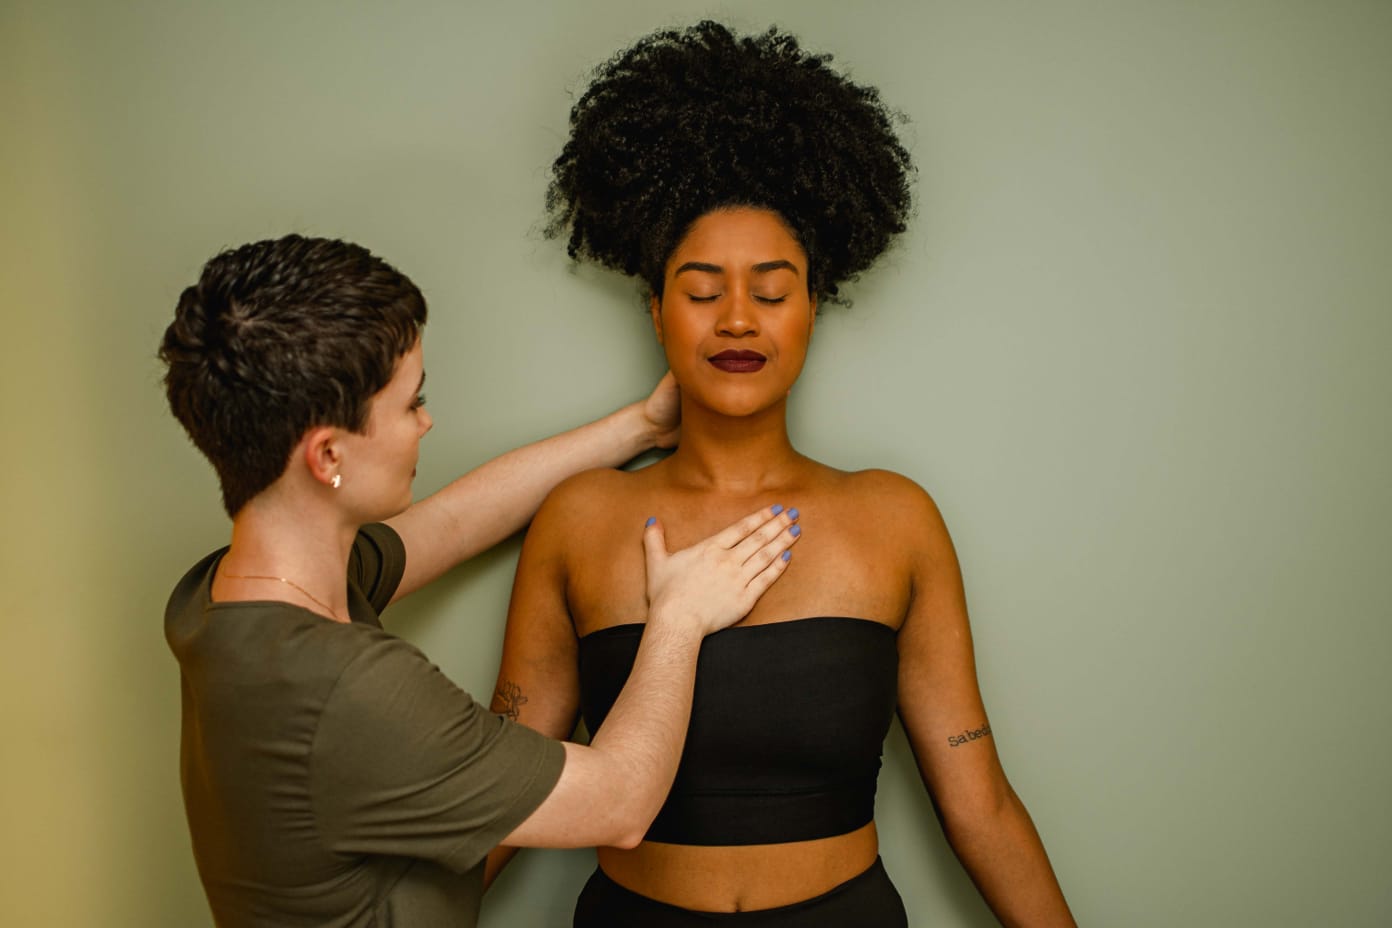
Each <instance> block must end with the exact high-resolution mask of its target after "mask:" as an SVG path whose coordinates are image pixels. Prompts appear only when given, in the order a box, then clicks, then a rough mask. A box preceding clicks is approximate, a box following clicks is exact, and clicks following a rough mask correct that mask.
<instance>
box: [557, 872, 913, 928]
mask: <svg viewBox="0 0 1392 928" xmlns="http://www.w3.org/2000/svg"><path fill="white" fill-rule="evenodd" d="M712 924H718V925H738V926H740V928H845V926H846V925H857V926H861V928H908V924H909V922H908V915H907V914H906V913H905V911H904V903H903V900H902V899H900V898H899V891H898V890H896V889H895V888H894V884H893V882H891V881H890V879H889V874H888V873H886V872H885V868H884V862H883V861H882V860H881V859H880V858H878V857H877V858H875V862H874V863H873V864H871V865H870V867H869V868H868V869H867V870H865V872H863V873H860V874H858V875H857V876H853V877H851V878H850V879H849V880H847V881H846V882H844V883H841V884H839V885H837V886H833V887H832V888H831V889H829V890H827V891H826V892H824V893H822V894H821V895H819V896H813V897H812V898H810V899H804V900H802V901H801V902H794V903H791V904H790V905H782V906H776V907H774V908H771V909H755V910H753V911H750V912H701V911H697V910H694V909H684V908H682V907H680V906H675V905H669V904H668V903H665V902H659V901H658V900H656V899H650V898H648V897H647V896H644V895H641V894H640V893H635V892H634V891H633V890H631V889H627V888H625V887H623V886H620V885H619V884H618V883H615V882H614V881H613V880H611V879H610V878H609V876H608V874H606V873H605V872H604V871H603V870H599V869H596V870H595V872H594V874H593V875H591V876H590V880H589V882H588V883H586V884H585V888H584V889H583V890H582V891H581V893H580V898H579V899H577V900H576V903H575V922H574V928H688V926H689V928H703V926H710V925H712Z"/></svg>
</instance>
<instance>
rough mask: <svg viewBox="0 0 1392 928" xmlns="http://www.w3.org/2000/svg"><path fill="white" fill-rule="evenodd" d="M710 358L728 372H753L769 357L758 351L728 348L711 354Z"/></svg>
mask: <svg viewBox="0 0 1392 928" xmlns="http://www.w3.org/2000/svg"><path fill="white" fill-rule="evenodd" d="M706 360H708V361H709V362H710V363H711V364H712V365H713V366H714V367H716V368H719V369H720V370H722V371H725V373H727V374H752V373H754V372H755V371H757V370H759V369H761V368H762V367H763V366H764V363H765V362H767V361H768V358H766V357H764V356H763V355H761V354H759V352H757V351H746V350H736V349H733V348H731V349H728V350H726V351H722V352H720V353H719V354H714V355H711V356H710V357H709V358H707V359H706Z"/></svg>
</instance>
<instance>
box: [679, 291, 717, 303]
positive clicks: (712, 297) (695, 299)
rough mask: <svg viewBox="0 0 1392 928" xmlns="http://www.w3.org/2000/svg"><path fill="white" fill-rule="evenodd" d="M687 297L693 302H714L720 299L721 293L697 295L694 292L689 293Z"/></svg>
mask: <svg viewBox="0 0 1392 928" xmlns="http://www.w3.org/2000/svg"><path fill="white" fill-rule="evenodd" d="M687 299H689V300H691V302H693V303H714V302H715V301H716V300H718V299H720V294H718V293H715V294H712V295H710V296H697V295H696V294H694V293H688V294H687Z"/></svg>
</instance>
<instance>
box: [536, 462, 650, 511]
mask: <svg viewBox="0 0 1392 928" xmlns="http://www.w3.org/2000/svg"><path fill="white" fill-rule="evenodd" d="M638 482H639V481H638V480H637V478H636V475H634V474H632V473H629V472H627V471H621V470H616V469H614V468H611V467H600V468H596V469H594V470H587V471H581V472H580V473H578V474H575V475H573V476H571V477H567V478H566V479H565V480H562V481H561V482H560V483H559V484H557V485H556V487H555V488H554V489H553V490H552V491H551V492H550V494H548V495H547V497H546V500H545V502H543V503H542V506H541V511H540V512H538V513H537V518H538V519H539V520H544V521H547V522H550V521H556V520H560V521H566V520H567V519H575V518H581V519H586V520H588V519H589V518H591V517H592V516H593V514H594V513H596V512H604V511H606V510H609V509H612V508H613V506H614V503H615V502H616V501H618V500H622V499H624V498H626V497H628V496H630V495H631V494H632V493H633V490H634V487H635V486H636V484H637V483H638Z"/></svg>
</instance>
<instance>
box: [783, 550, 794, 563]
mask: <svg viewBox="0 0 1392 928" xmlns="http://www.w3.org/2000/svg"><path fill="white" fill-rule="evenodd" d="M792 559H793V552H791V551H784V552H783V560H785V561H791V560H792Z"/></svg>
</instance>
